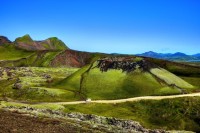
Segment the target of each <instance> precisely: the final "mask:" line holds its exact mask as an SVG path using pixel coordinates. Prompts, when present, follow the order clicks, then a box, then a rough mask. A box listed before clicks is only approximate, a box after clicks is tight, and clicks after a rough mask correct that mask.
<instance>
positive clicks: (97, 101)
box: [49, 92, 200, 105]
mask: <svg viewBox="0 0 200 133" xmlns="http://www.w3.org/2000/svg"><path fill="white" fill-rule="evenodd" d="M194 96H200V92H199V93H191V94H182V95H170V96H143V97H134V98H127V99H118V100H94V101H92V100H91V101H90V102H87V101H75V102H55V103H53V104H60V105H69V104H82V103H123V102H128V101H140V100H161V99H172V98H179V97H194ZM49 104H52V103H49Z"/></svg>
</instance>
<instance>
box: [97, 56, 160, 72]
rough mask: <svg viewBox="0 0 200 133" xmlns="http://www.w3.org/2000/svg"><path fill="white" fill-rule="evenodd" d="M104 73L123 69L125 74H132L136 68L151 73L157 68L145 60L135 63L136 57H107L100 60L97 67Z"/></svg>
mask: <svg viewBox="0 0 200 133" xmlns="http://www.w3.org/2000/svg"><path fill="white" fill-rule="evenodd" d="M96 67H98V68H99V69H100V70H101V71H102V72H106V71H108V70H109V69H121V70H122V71H123V72H131V71H134V70H136V68H139V69H141V70H142V71H149V70H150V69H151V68H157V67H158V66H156V65H155V64H153V63H151V62H148V61H146V60H144V59H141V60H139V61H135V60H134V57H107V58H102V59H100V60H98V64H97V66H96Z"/></svg>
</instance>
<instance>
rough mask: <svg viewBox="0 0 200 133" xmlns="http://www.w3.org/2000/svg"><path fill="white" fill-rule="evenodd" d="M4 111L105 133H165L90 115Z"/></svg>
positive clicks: (48, 110) (14, 109) (42, 111)
mask: <svg viewBox="0 0 200 133" xmlns="http://www.w3.org/2000/svg"><path fill="white" fill-rule="evenodd" d="M4 109H8V110H12V111H19V112H22V113H30V114H33V115H38V114H40V116H41V114H42V115H45V116H48V117H52V118H62V119H66V120H70V121H74V122H75V123H79V124H82V123H85V124H88V125H89V126H91V128H98V129H101V130H102V131H105V132H110V133H167V131H165V130H161V129H155V130H151V129H146V128H144V127H143V126H141V125H140V124H139V123H138V122H135V121H132V120H123V119H116V118H112V117H103V116H97V115H91V114H82V113H63V112H61V111H58V110H50V109H36V108H33V107H26V106H22V107H14V106H7V107H4Z"/></svg>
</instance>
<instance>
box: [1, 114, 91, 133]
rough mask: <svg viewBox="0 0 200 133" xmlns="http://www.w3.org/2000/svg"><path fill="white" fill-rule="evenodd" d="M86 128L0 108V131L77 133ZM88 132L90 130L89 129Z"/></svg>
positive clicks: (10, 132) (2, 132) (12, 132)
mask: <svg viewBox="0 0 200 133" xmlns="http://www.w3.org/2000/svg"><path fill="white" fill-rule="evenodd" d="M77 132H88V130H86V129H84V130H83V129H80V127H78V126H75V125H73V124H70V123H67V122H65V121H64V120H58V119H52V118H38V117H33V116H29V115H25V114H20V113H18V112H10V111H3V110H0V133H77ZM89 132H90V131H89Z"/></svg>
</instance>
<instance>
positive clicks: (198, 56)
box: [137, 51, 200, 62]
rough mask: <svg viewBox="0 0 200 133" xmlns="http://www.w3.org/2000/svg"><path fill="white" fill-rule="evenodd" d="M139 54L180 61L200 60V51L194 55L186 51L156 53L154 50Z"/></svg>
mask: <svg viewBox="0 0 200 133" xmlns="http://www.w3.org/2000/svg"><path fill="white" fill-rule="evenodd" d="M137 55H138V56H144V57H151V58H157V59H164V60H170V61H179V62H200V53H198V54H194V55H187V54H185V53H181V52H176V53H173V54H172V53H156V52H153V51H149V52H145V53H142V54H137Z"/></svg>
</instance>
